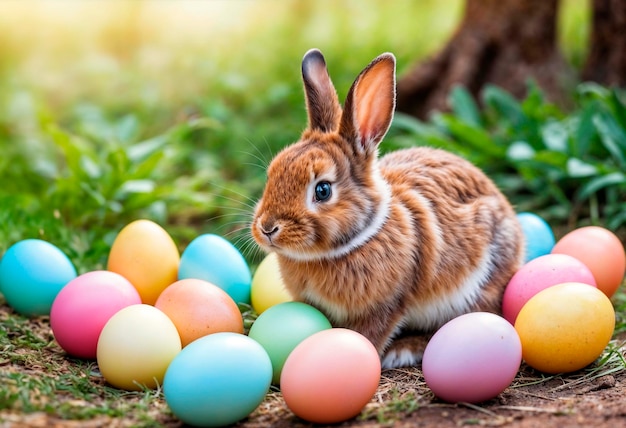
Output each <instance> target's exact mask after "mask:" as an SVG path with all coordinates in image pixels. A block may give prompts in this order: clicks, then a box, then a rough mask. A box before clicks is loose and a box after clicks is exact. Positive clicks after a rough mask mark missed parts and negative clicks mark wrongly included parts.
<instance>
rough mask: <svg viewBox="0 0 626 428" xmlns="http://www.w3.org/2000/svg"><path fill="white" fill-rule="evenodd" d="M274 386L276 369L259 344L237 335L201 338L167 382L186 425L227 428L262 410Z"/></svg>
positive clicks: (165, 391)
mask: <svg viewBox="0 0 626 428" xmlns="http://www.w3.org/2000/svg"><path fill="white" fill-rule="evenodd" d="M271 380H272V363H271V361H270V357H269V356H268V355H267V352H265V350H264V349H263V347H262V346H261V345H259V344H258V343H257V342H256V341H254V340H253V339H251V338H249V337H248V336H245V335H243V334H237V333H214V334H210V335H208V336H204V337H201V338H200V339H197V340H195V341H193V342H191V343H190V344H189V345H187V346H186V347H185V348H183V350H182V351H181V352H180V353H179V354H178V355H177V356H176V357H174V360H172V362H171V363H170V365H169V367H168V368H167V371H166V372H165V378H164V379H163V394H164V396H165V401H166V402H167V404H168V406H169V407H170V409H171V410H172V412H173V413H174V415H176V417H177V418H179V419H180V420H181V421H183V422H184V423H186V424H189V425H193V426H205V427H212V426H224V425H229V424H233V423H235V422H237V421H239V420H241V419H243V418H245V417H246V416H248V415H249V414H250V413H252V412H253V411H254V409H256V408H257V407H258V406H259V404H261V402H262V401H263V399H264V398H265V395H266V394H267V392H268V390H269V387H270V383H271Z"/></svg>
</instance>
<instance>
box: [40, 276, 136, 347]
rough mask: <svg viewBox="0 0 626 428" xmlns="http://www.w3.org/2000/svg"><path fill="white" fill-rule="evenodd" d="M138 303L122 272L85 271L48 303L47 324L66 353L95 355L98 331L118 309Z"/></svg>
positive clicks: (134, 291) (132, 288)
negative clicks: (49, 308) (49, 305)
mask: <svg viewBox="0 0 626 428" xmlns="http://www.w3.org/2000/svg"><path fill="white" fill-rule="evenodd" d="M139 303H141V297H140V296H139V293H138V292H137V290H136V289H135V287H133V285H132V284H131V283H130V282H129V281H128V280H127V279H126V278H124V277H123V276H122V275H119V274H117V273H114V272H108V271H94V272H89V273H85V274H83V275H80V276H78V277H76V278H75V279H73V280H72V281H70V282H68V283H67V285H66V286H65V287H63V288H62V289H61V291H60V292H59V294H58V295H57V297H56V298H55V299H54V302H53V303H52V308H51V310H50V326H51V328H52V332H53V334H54V338H55V339H56V341H57V342H58V343H59V345H60V346H61V348H63V349H64V350H65V351H66V352H67V353H68V354H70V355H72V356H74V357H79V358H88V359H94V358H96V349H97V345H98V338H99V337H100V332H101V331H102V329H103V328H104V325H105V324H106V322H107V321H108V320H109V318H111V317H112V316H113V315H114V314H116V313H117V312H118V311H119V310H121V309H123V308H125V307H127V306H130V305H135V304H139Z"/></svg>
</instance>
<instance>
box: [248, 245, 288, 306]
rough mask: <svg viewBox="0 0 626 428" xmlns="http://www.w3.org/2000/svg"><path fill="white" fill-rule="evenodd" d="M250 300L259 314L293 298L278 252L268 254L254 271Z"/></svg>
mask: <svg viewBox="0 0 626 428" xmlns="http://www.w3.org/2000/svg"><path fill="white" fill-rule="evenodd" d="M250 300H251V302H252V307H253V308H254V310H255V311H256V313H257V314H261V313H262V312H263V311H265V310H266V309H268V308H270V307H272V306H274V305H277V304H279V303H284V302H290V301H292V300H293V297H292V296H291V294H290V293H289V291H287V289H286V288H285V283H284V282H283V278H282V277H281V275H280V269H279V268H278V257H277V256H276V253H270V254H268V255H267V256H266V257H265V258H264V259H263V261H262V262H261V263H260V264H259V267H258V268H257V270H256V272H255V273H254V277H253V278H252V285H251V290H250Z"/></svg>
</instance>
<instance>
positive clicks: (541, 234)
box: [517, 212, 556, 262]
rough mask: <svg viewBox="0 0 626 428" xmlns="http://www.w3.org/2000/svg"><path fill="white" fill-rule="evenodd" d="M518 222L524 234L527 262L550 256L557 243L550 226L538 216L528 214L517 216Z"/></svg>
mask: <svg viewBox="0 0 626 428" xmlns="http://www.w3.org/2000/svg"><path fill="white" fill-rule="evenodd" d="M517 220H518V221H519V222H520V225H521V226H522V232H523V233H524V239H525V245H526V262H528V261H530V260H532V259H536V258H537V257H539V256H544V255H546V254H550V251H551V250H552V247H554V243H555V242H556V241H555V238H554V232H552V228H551V227H550V225H549V224H548V223H547V222H546V221H545V220H544V219H543V218H541V217H539V216H538V215H537V214H533V213H528V212H523V213H519V214H517Z"/></svg>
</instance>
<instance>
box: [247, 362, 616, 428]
mask: <svg viewBox="0 0 626 428" xmlns="http://www.w3.org/2000/svg"><path fill="white" fill-rule="evenodd" d="M592 377H593V378H592ZM391 391H393V392H391ZM394 401H395V402H396V403H397V406H394V404H393V403H394ZM407 402H408V403H407ZM390 403H391V404H390ZM403 403H404V404H403ZM471 425H478V426H496V427H520V428H530V427H542V428H543V427H560V428H567V427H595V428H605V427H606V428H609V427H611V428H614V427H623V426H626V370H619V371H617V372H616V373H615V375H612V374H601V375H600V376H597V377H596V376H588V375H586V374H583V373H575V374H571V375H568V376H556V377H553V378H550V379H546V378H545V377H542V375H541V374H539V373H537V372H535V371H534V370H532V369H531V368H529V367H528V366H525V365H523V366H522V369H521V370H520V373H519V374H518V376H517V378H516V379H515V381H514V382H513V384H512V385H511V387H509V388H507V389H506V390H505V391H504V392H503V393H502V394H500V395H499V396H498V397H496V398H495V399H493V400H490V401H488V402H484V403H480V404H478V405H471V404H448V403H444V402H441V401H439V400H437V399H436V398H435V397H433V395H432V393H431V392H430V391H429V390H428V388H427V387H426V385H425V384H424V382H423V377H422V376H421V373H420V371H419V370H418V369H410V370H394V371H388V372H385V373H383V380H382V381H381V386H380V388H379V391H378V392H377V394H376V396H375V397H374V399H373V400H372V402H371V403H370V404H368V405H367V406H366V408H365V409H364V411H363V412H362V414H361V415H360V416H359V417H357V418H356V419H354V420H351V421H348V422H344V423H342V424H339V425H336V426H338V427H353V426H354V427H379V426H393V427H459V426H471ZM268 426H271V427H280V428H282V427H285V428H286V427H303V428H304V427H311V426H313V425H311V424H308V423H304V422H303V421H302V420H300V419H298V418H296V417H295V416H293V415H292V414H291V413H290V412H289V410H288V409H287V408H286V406H285V405H284V403H283V402H282V400H281V399H280V397H279V396H275V397H274V399H273V400H271V399H270V400H266V402H265V403H264V404H263V405H261V407H259V409H257V411H256V412H255V413H253V414H252V415H251V416H250V418H249V419H248V420H247V421H245V422H243V423H240V424H239V425H238V427H241V428H244V427H245V428H252V427H268Z"/></svg>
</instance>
